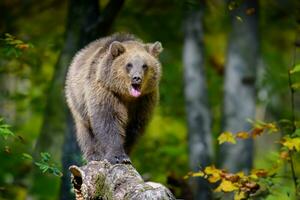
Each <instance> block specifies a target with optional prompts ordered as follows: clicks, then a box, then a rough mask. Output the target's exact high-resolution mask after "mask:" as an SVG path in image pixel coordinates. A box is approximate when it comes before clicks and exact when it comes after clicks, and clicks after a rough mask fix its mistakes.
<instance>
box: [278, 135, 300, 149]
mask: <svg viewBox="0 0 300 200" xmlns="http://www.w3.org/2000/svg"><path fill="white" fill-rule="evenodd" d="M282 145H283V146H285V147H287V148H288V149H289V150H296V151H300V138H299V137H296V138H290V137H285V138H284V141H283V142H282Z"/></svg>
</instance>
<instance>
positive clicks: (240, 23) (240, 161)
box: [220, 0, 259, 172]
mask: <svg viewBox="0 0 300 200" xmlns="http://www.w3.org/2000/svg"><path fill="white" fill-rule="evenodd" d="M250 10H252V11H251V12H250ZM231 24H232V31H231V33H230V36H229V47H228V55H227V63H226V73H225V88H224V93H225V94H224V115H223V123H224V124H223V130H224V131H232V132H234V133H236V132H238V131H248V130H249V129H250V128H251V124H249V123H248V122H247V121H246V120H247V118H251V119H253V118H254V117H255V104H256V102H255V101H256V93H255V79H256V66H257V63H258V53H259V41H258V1H257V0H245V1H242V3H241V4H240V5H239V7H238V8H236V9H235V10H234V11H232V13H231ZM220 155H221V156H220V160H221V162H222V163H221V165H222V167H223V168H226V169H228V170H230V171H232V172H237V171H240V170H245V171H246V172H247V171H249V170H250V169H251V167H252V164H253V141H252V139H248V140H243V141H238V142H237V144H223V145H222V146H221V148H220Z"/></svg>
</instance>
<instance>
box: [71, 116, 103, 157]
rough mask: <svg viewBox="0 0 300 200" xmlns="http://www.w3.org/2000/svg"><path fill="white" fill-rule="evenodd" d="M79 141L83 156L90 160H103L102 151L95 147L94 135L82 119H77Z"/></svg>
mask: <svg viewBox="0 0 300 200" xmlns="http://www.w3.org/2000/svg"><path fill="white" fill-rule="evenodd" d="M75 124H76V134H77V141H78V143H79V146H80V149H81V151H82V153H83V157H84V158H85V159H86V160H88V161H91V160H102V159H101V158H102V155H101V152H97V151H96V149H95V144H94V143H95V142H93V140H94V139H93V138H94V135H93V133H92V131H91V130H90V128H89V127H88V126H87V125H85V124H84V123H83V122H82V121H81V120H75Z"/></svg>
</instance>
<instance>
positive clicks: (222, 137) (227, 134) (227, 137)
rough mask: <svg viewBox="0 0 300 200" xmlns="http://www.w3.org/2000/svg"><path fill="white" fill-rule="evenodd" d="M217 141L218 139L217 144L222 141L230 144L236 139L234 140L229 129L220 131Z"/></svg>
mask: <svg viewBox="0 0 300 200" xmlns="http://www.w3.org/2000/svg"><path fill="white" fill-rule="evenodd" d="M218 141H219V144H223V143H224V142H229V143H232V144H235V143H236V140H235V138H234V136H233V134H232V133H231V132H229V131H225V132H223V133H221V135H220V136H219V137H218Z"/></svg>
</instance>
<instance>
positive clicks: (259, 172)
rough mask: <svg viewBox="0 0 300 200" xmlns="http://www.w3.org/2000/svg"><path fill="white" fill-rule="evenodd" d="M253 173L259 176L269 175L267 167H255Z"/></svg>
mask: <svg viewBox="0 0 300 200" xmlns="http://www.w3.org/2000/svg"><path fill="white" fill-rule="evenodd" d="M251 174H255V175H256V176H257V177H266V176H268V171H267V170H265V169H253V170H252V171H251Z"/></svg>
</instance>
